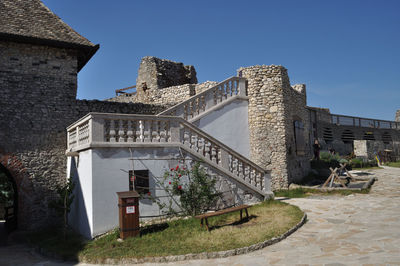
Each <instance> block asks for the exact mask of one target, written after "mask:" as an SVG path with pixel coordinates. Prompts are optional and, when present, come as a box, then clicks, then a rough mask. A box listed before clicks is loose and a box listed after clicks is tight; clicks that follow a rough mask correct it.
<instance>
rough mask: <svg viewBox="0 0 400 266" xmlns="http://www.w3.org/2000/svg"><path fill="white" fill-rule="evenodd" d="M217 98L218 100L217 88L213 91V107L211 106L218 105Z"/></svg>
mask: <svg viewBox="0 0 400 266" xmlns="http://www.w3.org/2000/svg"><path fill="white" fill-rule="evenodd" d="M217 98H218V87H216V88H215V89H213V99H214V105H213V106H215V105H217V103H218V100H217Z"/></svg>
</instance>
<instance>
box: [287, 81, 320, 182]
mask: <svg viewBox="0 0 400 266" xmlns="http://www.w3.org/2000/svg"><path fill="white" fill-rule="evenodd" d="M287 82H288V83H287V84H290V83H289V77H288V80H287ZM283 93H284V96H283V97H284V104H285V105H284V106H285V114H284V117H285V123H286V124H285V125H286V134H285V136H286V145H287V146H286V147H287V150H286V151H287V164H288V166H287V167H288V171H289V174H288V180H289V184H290V183H292V182H294V181H299V180H301V179H302V178H303V177H304V176H306V175H307V174H308V172H309V171H310V159H311V158H312V153H311V144H312V141H313V140H312V138H311V137H310V131H311V128H310V125H311V123H310V116H309V112H308V110H307V109H306V108H305V107H306V103H307V95H306V85H305V84H296V85H293V87H290V85H289V86H287V85H286V86H284V90H283ZM295 120H297V121H301V123H302V126H303V128H304V131H303V134H302V135H303V136H302V138H303V139H302V140H297V141H299V142H301V143H302V144H303V145H300V146H301V147H300V148H302V150H301V151H300V150H297V146H296V137H295V130H294V121H295Z"/></svg>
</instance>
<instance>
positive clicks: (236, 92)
mask: <svg viewBox="0 0 400 266" xmlns="http://www.w3.org/2000/svg"><path fill="white" fill-rule="evenodd" d="M243 89H245V88H243ZM232 90H233V94H234V95H239V94H240V92H239V80H235V81H233V84H232ZM242 95H243V94H242Z"/></svg>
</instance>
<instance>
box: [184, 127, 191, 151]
mask: <svg viewBox="0 0 400 266" xmlns="http://www.w3.org/2000/svg"><path fill="white" fill-rule="evenodd" d="M184 130H185V132H184V133H183V144H184V145H186V146H187V147H189V148H190V132H189V131H188V129H187V128H185V129H184Z"/></svg>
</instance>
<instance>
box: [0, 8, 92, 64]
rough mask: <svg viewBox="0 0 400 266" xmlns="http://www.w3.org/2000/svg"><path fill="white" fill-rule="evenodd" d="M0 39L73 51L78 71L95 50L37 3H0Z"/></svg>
mask: <svg viewBox="0 0 400 266" xmlns="http://www.w3.org/2000/svg"><path fill="white" fill-rule="evenodd" d="M0 40H9V41H17V42H27V43H35V44H43V45H50V46H56V47H65V48H76V49H78V50H79V55H78V66H79V69H78V70H80V69H81V68H82V67H83V66H84V65H85V64H86V63H87V61H89V59H90V58H91V57H92V56H93V54H94V53H95V52H96V51H97V49H98V45H94V44H93V43H91V42H90V41H89V40H88V39H86V38H85V37H83V36H81V35H80V34H79V33H77V32H76V31H74V30H73V29H72V28H71V27H70V26H68V25H67V24H66V23H64V22H63V21H62V20H61V19H60V18H59V17H58V16H57V15H55V14H54V13H53V12H51V11H50V10H49V9H48V8H47V7H46V6H45V5H44V4H43V3H42V2H41V1H40V0H0Z"/></svg>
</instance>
